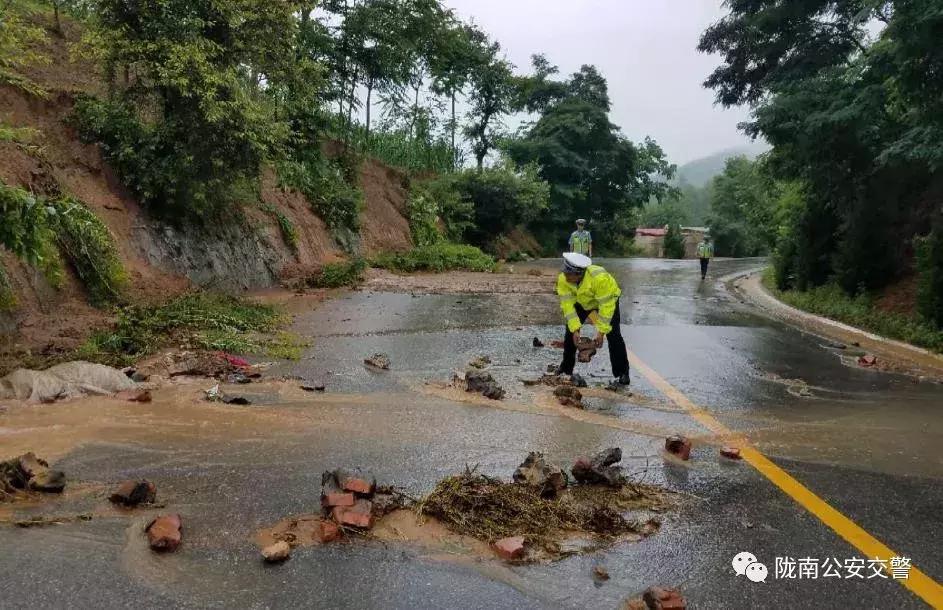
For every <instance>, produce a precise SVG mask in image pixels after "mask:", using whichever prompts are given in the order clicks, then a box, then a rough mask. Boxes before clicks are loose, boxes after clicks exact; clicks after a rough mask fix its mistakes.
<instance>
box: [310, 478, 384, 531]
mask: <svg viewBox="0 0 943 610" xmlns="http://www.w3.org/2000/svg"><path fill="white" fill-rule="evenodd" d="M401 506H402V502H401V500H400V499H399V498H398V497H395V496H394V494H393V493H392V490H391V489H389V488H380V489H377V481H376V479H375V478H373V477H372V476H368V475H365V474H362V473H359V472H346V471H344V470H340V469H337V470H328V471H327V472H325V473H323V474H322V475H321V511H322V514H323V515H324V517H325V520H323V521H322V522H321V525H320V526H319V527H320V528H321V529H320V532H319V534H320V537H321V541H322V542H330V541H331V540H334V539H335V538H337V537H338V536H339V535H340V531H339V528H338V527H337V526H340V528H353V529H355V530H361V531H364V530H369V529H370V528H371V527H373V524H374V522H375V521H376V520H377V519H379V518H380V517H382V516H383V515H386V514H387V513H390V512H392V511H393V510H395V509H397V508H400V507H401ZM326 519H330V521H328V520H326ZM335 524H336V525H335Z"/></svg>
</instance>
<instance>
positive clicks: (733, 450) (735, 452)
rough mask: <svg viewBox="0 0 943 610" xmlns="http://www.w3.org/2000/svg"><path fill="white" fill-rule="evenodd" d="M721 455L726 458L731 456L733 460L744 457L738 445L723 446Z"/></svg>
mask: <svg viewBox="0 0 943 610" xmlns="http://www.w3.org/2000/svg"><path fill="white" fill-rule="evenodd" d="M720 455H722V456H724V457H725V458H730V459H731V460H739V459H743V456H742V455H740V449H739V448H738V447H721V449H720Z"/></svg>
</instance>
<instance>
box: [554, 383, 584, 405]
mask: <svg viewBox="0 0 943 610" xmlns="http://www.w3.org/2000/svg"><path fill="white" fill-rule="evenodd" d="M553 395H554V396H556V397H557V401H558V402H559V403H560V404H561V405H563V406H565V407H573V408H575V409H585V408H586V407H584V406H583V394H582V393H581V392H580V391H579V390H577V389H576V388H575V387H574V386H571V385H561V386H557V387H556V388H555V389H554V390H553Z"/></svg>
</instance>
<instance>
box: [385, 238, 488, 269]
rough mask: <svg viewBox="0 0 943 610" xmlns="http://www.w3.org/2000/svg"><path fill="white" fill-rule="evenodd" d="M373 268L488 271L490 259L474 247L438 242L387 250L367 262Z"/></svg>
mask: <svg viewBox="0 0 943 610" xmlns="http://www.w3.org/2000/svg"><path fill="white" fill-rule="evenodd" d="M370 262H371V264H372V265H374V266H375V267H380V268H382V269H389V270H390V271H398V272H402V273H410V272H413V271H451V270H456V269H461V270H465V271H491V270H492V269H494V264H495V263H494V259H493V258H492V257H490V256H488V255H487V254H485V253H484V252H482V251H481V250H479V249H478V248H476V247H474V246H464V245H458V244H451V243H447V242H440V243H437V244H433V245H430V246H420V247H417V248H414V249H413V250H410V251H409V252H402V253H387V254H381V255H379V256H376V257H375V258H374V259H373V260H371V261H370Z"/></svg>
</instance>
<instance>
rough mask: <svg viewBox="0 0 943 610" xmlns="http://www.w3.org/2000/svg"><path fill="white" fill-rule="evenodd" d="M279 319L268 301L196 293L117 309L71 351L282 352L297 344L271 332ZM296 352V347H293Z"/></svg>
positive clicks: (116, 355)
mask: <svg viewBox="0 0 943 610" xmlns="http://www.w3.org/2000/svg"><path fill="white" fill-rule="evenodd" d="M283 323H284V319H283V317H282V316H281V315H280V314H279V313H278V312H277V311H276V310H275V308H273V307H271V306H268V305H260V304H256V303H250V302H248V301H244V300H241V299H236V298H233V297H228V296H224V295H218V294H211V293H206V292H196V293H191V294H186V295H183V296H180V297H177V298H174V299H172V300H170V301H169V302H167V303H165V304H163V305H157V306H129V307H124V308H122V309H120V310H119V312H118V319H117V322H116V324H115V327H114V329H113V330H111V331H109V332H104V333H99V334H96V335H94V336H93V337H92V338H91V339H90V340H89V341H88V342H86V344H85V345H84V346H82V348H80V350H79V352H78V353H77V354H75V356H78V357H83V358H86V359H90V360H93V361H97V362H105V363H109V364H125V363H128V362H133V361H134V360H135V359H138V358H141V357H143V356H147V355H149V354H152V353H154V352H156V351H158V350H160V349H162V348H165V347H168V346H174V347H183V348H184V349H211V350H223V351H228V352H234V353H239V354H250V353H259V354H273V353H277V354H285V353H291V352H292V351H293V350H292V349H287V348H290V347H294V348H297V347H298V345H297V343H295V342H293V339H291V338H290V337H289V336H285V335H281V336H277V337H276V338H275V339H271V338H267V337H262V336H260V335H259V334H258V333H272V332H274V331H276V330H277V329H278V328H279V326H281V325H282V324H283ZM295 351H296V350H295Z"/></svg>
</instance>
